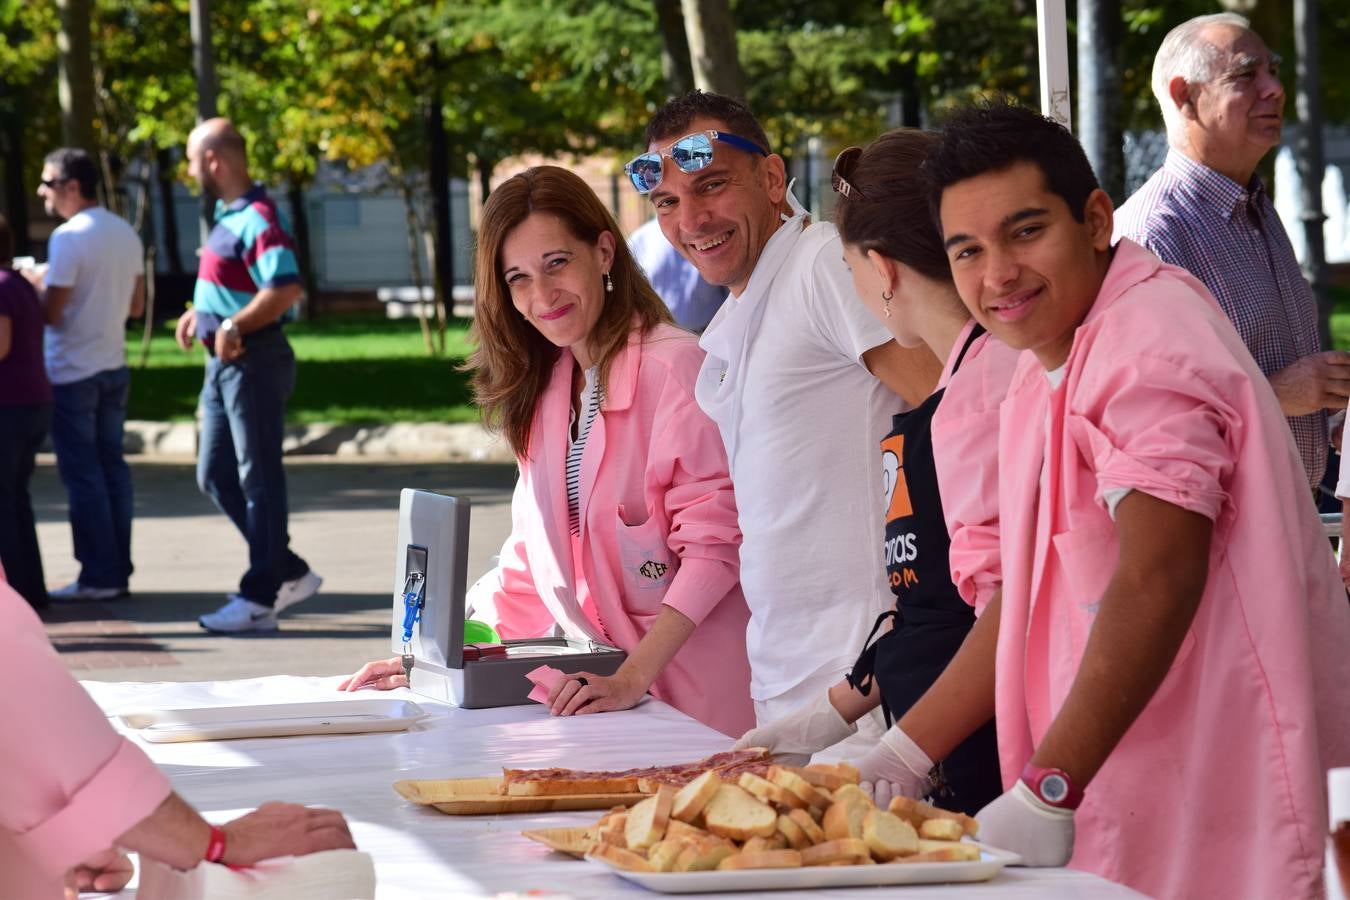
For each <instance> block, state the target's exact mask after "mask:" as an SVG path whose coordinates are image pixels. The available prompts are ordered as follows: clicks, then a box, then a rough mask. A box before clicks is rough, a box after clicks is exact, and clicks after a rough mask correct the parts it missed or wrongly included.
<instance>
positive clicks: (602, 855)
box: [590, 844, 655, 872]
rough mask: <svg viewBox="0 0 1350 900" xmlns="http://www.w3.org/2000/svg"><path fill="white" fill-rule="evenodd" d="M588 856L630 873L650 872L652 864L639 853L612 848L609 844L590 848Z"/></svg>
mask: <svg viewBox="0 0 1350 900" xmlns="http://www.w3.org/2000/svg"><path fill="white" fill-rule="evenodd" d="M590 855H591V856H592V857H594V858H596V859H603V860H604V861H605V862H607V863H609V864H610V865H612V866H616V867H618V868H620V869H627V870H628V871H630V872H652V871H655V870H654V869H652V864H651V863H650V862H648V861H647V858H646V857H645V856H643V855H642V854H641V853H634V852H633V851H632V850H625V849H624V848H622V847H614V846H611V845H609V844H596V845H595V847H594V848H592V850H591V853H590Z"/></svg>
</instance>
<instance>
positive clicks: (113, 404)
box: [26, 148, 145, 600]
mask: <svg viewBox="0 0 1350 900" xmlns="http://www.w3.org/2000/svg"><path fill="white" fill-rule="evenodd" d="M97 184H98V168H97V166H96V165H95V164H94V161H93V160H92V159H91V158H90V157H89V155H88V154H87V153H85V152H84V151H83V150H75V149H69V148H63V149H60V150H56V151H53V152H52V153H50V154H48V156H47V158H46V159H45V160H44V161H43V165H42V183H41V185H40V186H39V187H38V196H39V197H41V198H42V201H43V203H44V204H45V206H46V208H47V214H48V215H52V216H59V217H61V218H62V219H65V220H66V221H65V222H64V223H62V224H61V225H60V226H58V227H57V229H56V230H55V231H53V232H52V236H51V239H50V241H49V242H48V244H47V265H46V267H45V268H40V269H33V270H30V271H29V272H28V273H26V274H28V275H29V278H30V280H31V281H32V282H33V286H34V287H36V288H37V290H38V293H39V294H40V295H41V296H42V302H43V308H44V314H45V316H46V319H47V330H46V338H45V348H44V351H45V356H46V362H47V377H48V378H49V379H50V380H51V383H52V393H53V401H54V403H53V407H52V429H51V436H52V448H53V449H54V450H55V451H56V464H57V468H58V469H59V470H60V473H61V481H62V482H63V483H64V484H65V486H66V495H67V497H68V499H69V503H70V528H71V532H72V536H73V538H74V544H75V558H76V559H78V560H79V562H80V575H79V578H77V579H76V580H75V581H73V582H72V583H70V584H69V585H67V586H65V587H63V588H59V589H57V590H54V591H51V592H50V596H51V597H52V599H54V600H109V599H113V598H115V597H120V596H125V595H126V593H127V583H128V579H129V578H130V577H131V570H132V566H131V507H132V494H131V469H130V468H128V466H127V464H126V460H124V459H123V458H122V427H123V424H124V423H125V421H126V414H127V395H128V391H129V388H130V383H131V380H130V373H129V372H128V370H127V364H126V350H125V343H126V336H125V335H126V320H127V318H128V316H130V317H136V316H140V315H141V314H142V313H143V312H144V308H145V277H144V276H145V259H144V257H145V253H144V251H143V249H142V247H141V240H140V238H139V237H137V235H136V232H135V230H134V229H133V228H132V227H131V226H130V225H128V224H127V222H126V220H125V219H122V218H120V217H119V216H116V215H114V214H113V213H111V212H109V211H108V210H106V209H104V208H103V207H102V206H100V205H99V203H98V199H97V194H96V193H95V189H96V187H97Z"/></svg>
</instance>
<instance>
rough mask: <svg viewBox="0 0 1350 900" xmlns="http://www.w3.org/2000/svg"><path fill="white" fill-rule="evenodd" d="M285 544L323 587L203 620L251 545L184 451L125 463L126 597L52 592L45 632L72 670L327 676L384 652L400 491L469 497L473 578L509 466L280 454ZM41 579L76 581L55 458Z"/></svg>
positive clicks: (504, 513)
mask: <svg viewBox="0 0 1350 900" xmlns="http://www.w3.org/2000/svg"><path fill="white" fill-rule="evenodd" d="M286 470H287V473H288V475H289V488H290V504H291V520H290V529H291V544H292V546H293V547H294V548H295V550H296V552H298V553H299V554H300V555H301V556H304V557H305V558H306V559H307V560H308V561H309V563H310V565H311V566H313V568H314V571H316V572H318V573H319V574H320V575H322V576H323V577H324V585H323V589H322V590H321V591H320V593H319V594H318V595H317V596H316V597H314V598H312V599H310V600H308V601H306V602H304V603H302V604H300V605H298V606H296V607H293V608H292V609H291V610H288V611H287V612H286V613H285V614H284V615H283V616H282V620H281V630H280V631H278V632H274V633H271V634H263V635H251V636H237V637H223V636H218V635H213V634H210V633H208V632H206V631H204V630H202V628H201V627H200V626H198V624H197V616H199V615H201V614H202V613H204V612H209V611H210V610H212V609H215V608H216V607H217V606H219V605H220V604H221V603H223V602H224V601H225V594H226V592H228V591H231V590H234V589H236V588H237V586H238V579H239V576H240V574H241V573H242V572H243V569H244V565H245V562H246V559H247V553H246V549H245V545H244V542H243V539H242V538H241V537H240V536H239V534H238V533H237V532H236V531H235V530H234V528H233V526H232V525H230V524H229V521H228V520H227V519H226V518H225V517H224V516H223V515H221V514H220V513H218V512H217V511H216V509H215V507H214V506H212V505H211V502H210V501H209V500H207V499H206V498H205V497H204V496H202V495H201V494H200V493H199V492H198V491H197V487H196V483H195V474H194V469H193V466H192V464H191V463H190V462H187V461H176V462H160V461H148V462H147V461H135V459H134V458H133V462H132V478H133V480H134V483H135V489H136V519H135V524H134V525H133V530H132V559H133V561H134V563H135V565H136V573H135V575H133V576H132V584H131V587H132V590H133V592H134V593H133V595H132V597H131V598H130V599H128V600H124V601H116V602H108V603H62V604H53V605H52V606H51V607H49V608H48V609H47V610H45V611H44V615H43V618H44V620H45V621H46V622H47V625H48V627H47V630H48V634H49V635H50V636H51V638H52V642H53V643H54V644H55V645H56V647H57V649H58V650H60V651H61V653H62V655H63V657H64V658H65V660H66V661H67V663H68V664H69V665H70V667H71V669H72V670H73V671H74V672H75V675H76V677H77V678H81V679H89V680H96V681H199V680H211V679H220V678H246V677H253V676H258V675H269V674H279V673H280V674H290V675H331V674H335V673H338V672H348V671H354V670H355V669H356V667H357V666H359V665H360V664H361V663H363V662H365V661H366V660H369V659H375V658H377V657H387V656H389V655H391V651H390V644H389V628H390V611H391V601H392V596H393V580H394V543H395V539H396V536H397V531H398V521H397V520H398V492H399V490H400V489H401V488H404V487H415V488H426V489H429V490H435V491H439V492H441V493H446V494H454V495H456V496H467V497H469V498H470V500H471V501H472V503H473V507H472V510H473V511H472V531H471V535H470V544H469V571H470V574H471V577H472V576H474V575H476V574H478V573H481V572H483V571H486V569H487V566H488V561H489V560H490V559H491V557H492V556H494V555H495V554H496V553H497V551H498V550H499V549H500V547H501V543H502V541H503V540H504V539H505V537H506V534H507V532H508V531H509V530H510V502H511V488H512V485H513V483H514V480H515V466H513V465H500V464H487V463H420V464H379V463H370V462H342V461H337V460H334V459H332V458H313V457H309V458H305V459H303V460H297V459H295V458H288V460H287V463H286ZM33 489H34V504H35V507H36V509H37V514H38V540H39V542H40V544H41V546H42V555H43V563H44V565H45V566H46V570H47V583H48V585H49V586H51V587H56V586H59V585H62V584H65V583H67V582H69V581H71V580H73V579H74V578H75V576H76V574H77V573H78V565H77V563H76V562H75V560H74V558H73V557H72V555H71V541H70V527H69V525H67V524H66V518H65V517H66V499H65V492H64V490H63V488H62V487H61V483H60V479H59V478H58V477H57V474H56V467H55V465H54V464H53V462H52V459H51V457H50V456H44V457H41V458H40V464H39V467H38V471H37V473H36V475H35V477H34V479H33Z"/></svg>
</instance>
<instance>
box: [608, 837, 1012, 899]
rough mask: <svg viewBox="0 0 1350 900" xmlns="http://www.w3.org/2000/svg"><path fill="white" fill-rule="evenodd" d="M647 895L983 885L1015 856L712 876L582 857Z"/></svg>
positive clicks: (984, 850) (983, 850)
mask: <svg viewBox="0 0 1350 900" xmlns="http://www.w3.org/2000/svg"><path fill="white" fill-rule="evenodd" d="M586 859H587V860H588V861H589V862H591V863H592V864H593V865H600V866H603V867H604V868H606V869H608V870H609V871H611V872H613V873H614V874H615V875H618V876H619V877H620V878H626V879H628V880H629V881H632V882H634V883H636V884H640V885H642V886H643V887H645V888H647V889H648V890H651V891H659V892H660V893H663V894H702V893H711V892H718V891H798V890H809V889H812V888H834V887H875V886H878V885H905V884H951V883H956V882H971V881H988V880H989V879H991V878H993V877H994V876H996V875H997V874H998V873H999V872H1001V871H1003V867H1004V866H1009V865H1014V864H1017V863H1020V862H1021V861H1022V858H1021V857H1020V856H1018V855H1017V854H1016V853H1009V852H1008V851H1006V850H998V849H995V848H993V847H988V846H986V845H984V844H980V859H979V861H978V862H977V861H974V860H972V861H970V862H922V863H898V862H896V863H878V864H876V865H862V866H804V867H802V868H800V869H739V870H724V871H723V870H716V869H714V870H713V871H711V872H629V871H626V870H624V869H620V868H618V867H616V866H611V865H610V864H608V863H606V862H605V861H604V860H601V859H595V858H594V857H590V856H588V857H586Z"/></svg>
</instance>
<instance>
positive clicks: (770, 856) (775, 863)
mask: <svg viewBox="0 0 1350 900" xmlns="http://www.w3.org/2000/svg"><path fill="white" fill-rule="evenodd" d="M801 865H802V855H801V854H800V853H798V852H797V851H796V850H748V849H747V850H742V851H741V852H740V853H736V854H734V855H732V856H728V857H727V858H726V859H724V860H722V861H721V862H720V863H718V864H717V868H719V869H799V868H801Z"/></svg>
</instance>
